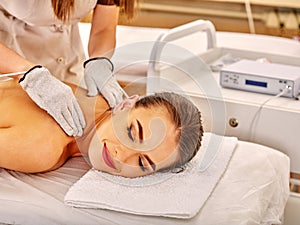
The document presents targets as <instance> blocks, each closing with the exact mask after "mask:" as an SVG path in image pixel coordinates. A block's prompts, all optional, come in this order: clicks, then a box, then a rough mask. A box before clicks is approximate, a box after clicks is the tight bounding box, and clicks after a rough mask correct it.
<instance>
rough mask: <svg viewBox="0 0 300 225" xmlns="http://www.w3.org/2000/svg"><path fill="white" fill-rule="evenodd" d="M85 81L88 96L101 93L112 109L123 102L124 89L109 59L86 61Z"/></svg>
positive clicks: (101, 58) (100, 58)
mask: <svg viewBox="0 0 300 225" xmlns="http://www.w3.org/2000/svg"><path fill="white" fill-rule="evenodd" d="M84 79H85V83H86V86H87V89H88V96H96V95H98V94H99V93H101V94H102V95H103V97H104V98H105V99H106V100H107V102H108V104H109V105H110V107H115V106H116V105H117V104H119V103H120V102H121V101H122V100H123V99H122V96H123V92H122V88H121V87H120V85H119V83H118V82H117V80H116V78H115V77H114V75H113V64H112V62H111V61H110V60H109V59H108V58H105V57H99V58H91V59H89V60H87V61H85V62H84Z"/></svg>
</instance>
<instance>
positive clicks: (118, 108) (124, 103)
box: [113, 95, 139, 113]
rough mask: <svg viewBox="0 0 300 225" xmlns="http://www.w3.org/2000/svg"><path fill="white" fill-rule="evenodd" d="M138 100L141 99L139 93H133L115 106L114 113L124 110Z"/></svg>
mask: <svg viewBox="0 0 300 225" xmlns="http://www.w3.org/2000/svg"><path fill="white" fill-rule="evenodd" d="M137 100H139V96H138V95H132V96H130V97H129V98H126V99H124V100H123V101H122V102H120V103H119V104H118V105H116V106H115V107H114V109H113V113H116V112H120V111H123V110H124V109H126V108H131V107H132V106H133V105H134V104H135V103H136V101H137Z"/></svg>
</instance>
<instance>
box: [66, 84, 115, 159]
mask: <svg viewBox="0 0 300 225" xmlns="http://www.w3.org/2000/svg"><path fill="white" fill-rule="evenodd" d="M68 85H70V87H71V88H72V90H73V92H74V95H75V97H76V99H77V101H78V103H79V105H80V107H81V109H82V111H83V114H84V117H85V121H86V127H85V129H84V132H83V135H82V136H81V137H76V138H75V141H74V144H76V145H77V152H76V154H81V155H87V153H88V149H89V145H90V141H91V139H92V137H93V136H94V133H95V131H96V127H98V126H100V125H101V123H102V121H103V120H104V119H105V118H107V115H110V114H111V112H110V111H108V110H109V105H108V104H107V102H106V101H105V100H104V98H103V97H102V96H101V95H98V96H95V97H88V96H87V91H86V90H85V89H82V88H79V87H77V86H75V85H72V84H68ZM69 147H70V150H72V149H74V146H73V144H72V143H70V146H68V148H69Z"/></svg>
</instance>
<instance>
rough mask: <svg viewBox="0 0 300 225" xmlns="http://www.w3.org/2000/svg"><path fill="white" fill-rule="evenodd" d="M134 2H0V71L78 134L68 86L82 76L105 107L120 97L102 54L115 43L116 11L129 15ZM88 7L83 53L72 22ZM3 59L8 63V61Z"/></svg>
mask: <svg viewBox="0 0 300 225" xmlns="http://www.w3.org/2000/svg"><path fill="white" fill-rule="evenodd" d="M137 3H138V0H89V1H87V0H44V1H40V0H22V1H11V0H1V1H0V21H1V23H0V74H7V73H16V72H24V73H22V74H19V75H18V78H19V79H20V80H19V82H20V85H21V86H22V88H23V89H24V90H25V91H26V92H27V94H28V95H29V96H30V98H31V99H32V100H33V101H34V102H35V103H36V104H37V105H38V106H39V107H41V108H42V109H44V110H45V111H47V112H48V113H49V114H50V115H51V116H52V117H53V118H54V119H55V120H56V122H57V123H58V124H59V125H60V126H61V128H62V129H63V130H64V131H65V132H66V133H67V134H68V135H69V136H81V135H82V133H83V129H84V127H85V126H86V122H85V119H84V117H83V113H82V110H81V108H80V107H79V104H78V102H77V100H76V99H75V96H74V94H73V92H72V90H71V89H70V87H69V86H67V85H65V84H64V83H62V82H61V81H65V82H70V83H73V84H79V81H80V80H81V78H82V76H84V80H85V84H86V87H87V90H88V92H87V93H88V96H96V95H98V94H102V95H103V97H104V98H105V99H106V101H107V102H108V104H109V105H110V106H111V107H114V106H115V105H116V104H118V103H119V102H120V101H121V100H122V95H123V93H122V90H121V87H120V85H119V84H118V82H117V81H116V79H115V77H114V76H113V64H112V62H111V61H110V59H109V58H108V57H109V56H107V55H106V54H107V53H108V52H112V50H113V49H114V48H115V44H116V27H117V24H118V17H119V12H120V11H121V12H122V13H124V14H125V15H126V16H127V18H128V19H131V18H133V16H134V12H135V9H136V6H137ZM92 10H93V17H92V21H91V31H90V36H89V43H88V59H87V58H86V56H85V53H84V49H83V46H82V42H81V39H80V33H79V28H78V23H79V22H80V21H81V20H82V19H83V18H84V17H85V16H86V15H87V14H88V13H89V12H91V11H92ZM8 62H9V63H8Z"/></svg>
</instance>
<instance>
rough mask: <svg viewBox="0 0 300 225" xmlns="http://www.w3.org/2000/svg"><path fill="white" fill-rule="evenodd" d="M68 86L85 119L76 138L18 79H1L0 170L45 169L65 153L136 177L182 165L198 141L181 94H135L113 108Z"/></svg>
mask: <svg viewBox="0 0 300 225" xmlns="http://www.w3.org/2000/svg"><path fill="white" fill-rule="evenodd" d="M68 85H69V86H70V87H71V88H72V90H73V92H74V93H75V96H76V98H77V100H78V102H79V104H80V107H81V108H82V110H83V112H84V116H85V119H86V123H87V126H86V128H85V129H84V133H83V135H82V136H81V137H77V138H74V137H73V136H71V137H70V136H68V135H66V133H64V131H63V130H62V129H61V127H60V126H59V125H58V123H56V122H55V120H54V119H53V118H52V117H51V116H50V115H49V114H47V112H46V111H44V110H43V109H41V108H39V106H37V105H36V104H35V103H34V102H33V101H32V100H31V99H30V97H29V96H28V95H27V94H26V92H25V91H24V90H23V89H22V88H21V86H20V84H19V83H18V80H17V79H12V80H9V81H5V82H0V111H1V116H0V168H6V169H10V170H16V171H21V172H26V173H36V172H45V171H50V170H54V169H56V168H58V167H60V166H61V165H62V164H63V163H65V162H66V160H67V159H68V158H69V157H74V156H88V159H89V161H90V163H91V164H92V166H93V167H94V168H95V169H98V170H101V171H104V172H107V173H110V174H115V175H120V176H124V177H137V176H144V175H147V174H151V173H153V172H155V171H161V170H166V169H173V168H177V167H180V166H182V165H183V164H185V163H186V162H188V161H189V160H191V158H193V156H194V155H195V154H196V153H197V151H198V149H199V147H200V145H201V138H202V134H203V129H202V125H201V118H200V112H199V110H198V109H197V107H195V106H194V105H193V104H192V103H191V102H190V101H189V100H187V99H186V98H184V97H182V96H179V95H177V94H174V93H160V94H156V95H154V96H148V97H144V98H141V99H139V98H138V96H133V97H130V98H129V99H126V100H124V101H123V102H122V103H120V104H119V105H118V106H116V107H115V108H114V109H113V110H111V109H110V108H109V106H108V104H107V103H106V101H105V100H104V98H102V97H101V96H96V97H87V96H86V90H84V89H81V88H78V87H77V86H74V85H71V84H68ZM91 142H92V144H90V143H91Z"/></svg>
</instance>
